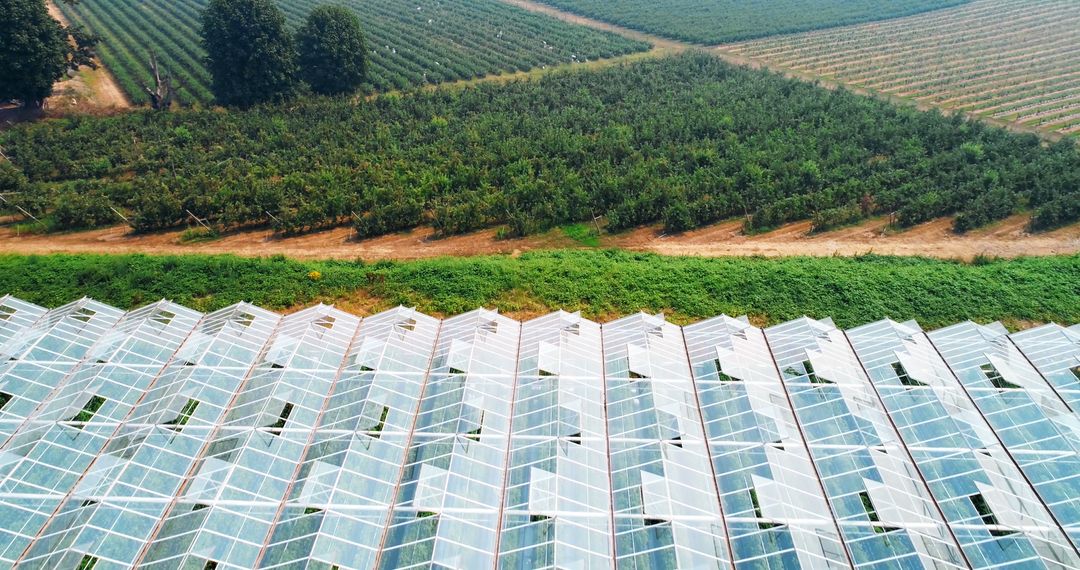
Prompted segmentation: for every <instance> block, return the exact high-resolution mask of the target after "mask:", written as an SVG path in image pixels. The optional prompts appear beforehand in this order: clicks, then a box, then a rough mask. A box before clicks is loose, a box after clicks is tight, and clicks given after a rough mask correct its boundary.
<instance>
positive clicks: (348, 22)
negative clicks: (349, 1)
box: [296, 6, 367, 95]
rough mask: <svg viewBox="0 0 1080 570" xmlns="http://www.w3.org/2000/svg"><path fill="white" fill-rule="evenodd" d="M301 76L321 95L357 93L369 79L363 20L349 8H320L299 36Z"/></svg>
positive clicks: (312, 15)
mask: <svg viewBox="0 0 1080 570" xmlns="http://www.w3.org/2000/svg"><path fill="white" fill-rule="evenodd" d="M296 43H297V46H298V48H299V52H300V76H301V78H302V79H303V80H304V81H305V82H306V83H307V84H308V85H309V86H310V87H311V90H312V91H314V92H316V93H319V94H322V95H340V94H342V93H351V92H353V91H356V90H357V89H358V88H359V87H360V85H361V84H362V83H363V82H364V78H365V76H366V75H367V49H366V48H365V47H364V32H363V30H361V28H360V19H359V18H357V17H356V14H354V13H353V12H351V11H349V10H348V9H347V8H342V7H340V6H319V7H316V8H315V9H314V10H312V11H311V13H310V14H308V18H307V21H306V22H305V23H304V25H303V27H301V28H300V29H299V30H298V31H297V32H296Z"/></svg>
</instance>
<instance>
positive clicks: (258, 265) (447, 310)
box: [0, 250, 1080, 328]
mask: <svg viewBox="0 0 1080 570" xmlns="http://www.w3.org/2000/svg"><path fill="white" fill-rule="evenodd" d="M313 271H317V272H319V273H320V274H321V275H322V278H321V279H319V280H312V279H309V278H308V274H309V273H311V272H313ZM1077 283H1080V256H1071V257H1045V258H1029V259H1017V260H1012V261H1004V260H981V261H980V262H979V263H973V264H966V263H961V262H954V261H940V260H930V259H919V258H902V257H882V256H873V255H867V256H863V257H856V258H785V259H761V258H756V259H755V258H721V259H700V258H682V257H661V256H656V255H651V254H633V253H626V252H616V251H588V250H583V251H553V252H543V253H525V254H522V255H521V256H520V257H517V258H512V257H501V256H499V257H477V258H446V259H434V260H426V261H414V262H402V263H391V262H379V263H375V264H363V263H359V262H356V263H350V262H342V261H325V262H301V261H293V260H288V259H285V258H280V257H279V258H268V259H246V258H238V257H232V256H214V257H200V256H184V257H176V256H171V257H150V256H141V255H135V256H91V255H76V256H71V255H57V256H46V257H23V256H11V255H8V256H0V291H3V292H5V293H11V294H13V295H16V296H18V297H21V298H24V299H26V300H28V301H32V302H35V303H39V304H43V305H47V306H58V305H60V304H62V303H66V302H69V301H72V300H75V299H79V298H81V297H82V296H84V295H87V296H90V297H93V298H95V299H98V300H101V301H103V302H106V303H110V304H113V305H116V306H119V307H123V308H134V307H136V306H140V305H143V304H146V303H150V302H152V301H156V300H158V299H161V298H168V299H172V300H175V301H177V302H179V303H182V304H185V305H189V306H192V307H195V308H198V309H200V310H212V309H216V308H221V307H224V306H227V305H230V304H232V303H235V302H238V301H241V300H246V301H250V302H253V303H256V304H258V305H262V306H265V307H267V308H271V309H283V308H288V307H293V306H296V305H303V304H310V303H314V302H316V301H325V302H329V303H334V302H338V303H339V304H340V305H341V306H343V307H344V308H346V309H347V310H352V309H355V310H357V311H374V310H381V309H385V308H390V307H393V306H396V305H398V304H404V305H408V306H416V307H418V308H419V309H421V310H423V311H427V312H432V313H436V314H455V313H459V312H463V311H469V310H472V309H475V308H476V307H479V306H488V307H496V308H499V309H501V310H503V311H509V312H511V313H514V314H516V315H519V316H522V315H524V316H527V315H537V314H540V313H543V312H547V311H549V310H554V309H557V308H561V309H566V310H571V311H573V310H581V311H582V312H583V314H584V315H585V316H587V317H590V318H599V319H603V320H607V319H610V318H614V317H619V316H622V315H626V314H630V313H633V312H635V311H639V310H645V311H665V312H668V313H669V314H672V315H673V318H674V320H676V321H678V322H687V321H691V320H697V319H702V318H707V317H711V316H715V315H717V314H720V313H727V314H729V315H741V314H748V315H750V316H751V318H752V319H753V321H754V322H755V323H757V324H759V325H760V324H773V323H777V322H782V321H785V320H789V319H793V318H798V317H800V316H802V315H804V314H805V315H809V316H811V317H816V318H824V317H827V316H831V317H833V319H834V320H835V321H836V322H837V324H838V325H839V326H841V327H852V326H857V325H860V324H863V323H866V322H871V321H876V320H878V319H881V318H884V317H890V318H893V319H896V320H899V321H903V320H907V319H917V320H918V321H919V322H920V323H921V324H922V325H923V326H925V327H928V328H933V327H941V326H945V325H948V324H952V323H955V322H958V321H962V320H964V319H973V320H976V321H982V322H987V321H992V320H1003V321H1004V322H1005V323H1006V325H1008V326H1011V327H1016V326H1023V325H1024V324H1025V323H1028V324H1030V323H1031V322H1047V321H1057V322H1063V323H1075V322H1080V290H1078V289H1077Z"/></svg>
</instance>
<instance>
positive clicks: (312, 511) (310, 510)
mask: <svg viewBox="0 0 1080 570" xmlns="http://www.w3.org/2000/svg"><path fill="white" fill-rule="evenodd" d="M321 512H323V510H322V509H316V508H315V507H308V508H306V509H304V514H305V515H314V514H316V513H321Z"/></svg>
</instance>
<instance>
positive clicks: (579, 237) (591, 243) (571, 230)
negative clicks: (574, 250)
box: [562, 224, 600, 247]
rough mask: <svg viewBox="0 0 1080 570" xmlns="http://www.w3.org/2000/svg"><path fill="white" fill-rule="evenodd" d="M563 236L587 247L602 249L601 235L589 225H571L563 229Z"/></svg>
mask: <svg viewBox="0 0 1080 570" xmlns="http://www.w3.org/2000/svg"><path fill="white" fill-rule="evenodd" d="M562 232H563V235H565V236H566V237H568V238H570V239H572V240H574V241H575V242H577V243H579V244H581V245H583V246H585V247H600V234H599V233H597V231H596V227H595V226H592V225H589V224H570V225H568V226H563V227H562Z"/></svg>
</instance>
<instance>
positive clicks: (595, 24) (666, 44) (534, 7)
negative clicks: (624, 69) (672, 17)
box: [502, 0, 695, 51]
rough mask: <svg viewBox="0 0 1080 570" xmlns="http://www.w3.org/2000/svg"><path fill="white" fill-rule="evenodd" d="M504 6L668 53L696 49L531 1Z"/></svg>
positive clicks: (519, 0)
mask: <svg viewBox="0 0 1080 570" xmlns="http://www.w3.org/2000/svg"><path fill="white" fill-rule="evenodd" d="M502 2H503V3H504V4H510V5H511V6H517V7H518V8H523V9H525V10H528V11H530V12H537V13H539V14H545V15H548V16H551V17H553V18H556V19H559V20H562V21H564V22H570V23H571V24H578V25H581V26H587V27H590V28H594V29H597V30H603V31H605V32H612V33H615V34H619V35H620V36H625V37H627V38H630V39H633V40H638V41H643V42H649V43H651V44H653V46H655V47H656V48H659V49H665V50H668V51H682V50H685V49H688V48H692V47H695V46H694V45H693V44H689V43H686V42H680V41H678V40H672V39H669V38H664V37H660V36H655V35H652V34H648V33H645V32H641V31H638V30H632V29H630V28H624V27H622V26H619V25H616V24H611V23H609V22H603V21H601V20H594V19H592V18H588V17H585V16H581V15H579V14H574V13H573V12H567V11H565V10H560V9H559V8H556V7H554V6H549V5H547V4H541V3H540V2H532V1H531V0H502Z"/></svg>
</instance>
